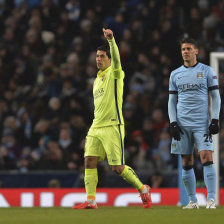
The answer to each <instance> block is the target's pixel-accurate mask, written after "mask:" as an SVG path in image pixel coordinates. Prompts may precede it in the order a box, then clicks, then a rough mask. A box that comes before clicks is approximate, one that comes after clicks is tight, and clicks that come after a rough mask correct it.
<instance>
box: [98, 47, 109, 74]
mask: <svg viewBox="0 0 224 224" xmlns="http://www.w3.org/2000/svg"><path fill="white" fill-rule="evenodd" d="M110 63H111V59H110V58H109V57H108V56H107V54H106V52H105V51H99V50H98V51H97V52H96V65H97V68H98V69H99V70H101V71H104V70H105V69H107V68H108V67H109V66H110Z"/></svg>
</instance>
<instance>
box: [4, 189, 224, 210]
mask: <svg viewBox="0 0 224 224" xmlns="http://www.w3.org/2000/svg"><path fill="white" fill-rule="evenodd" d="M96 198H97V203H98V205H99V206H130V205H141V199H140V197H139V194H138V192H136V190H135V189H131V188H101V189H98V190H97V195H96ZM197 198H198V202H199V205H205V203H206V189H197ZM85 200H86V193H85V190H84V189H82V188H78V189H77V188H75V189H74V188H64V189H63V188H62V189H45V188H41V189H34V188H30V189H1V190H0V207H14V206H17V207H54V206H59V207H72V206H73V205H74V204H77V203H81V202H83V201H85ZM178 200H179V190H178V188H160V189H153V190H152V205H177V204H178ZM220 204H224V189H221V190H220Z"/></svg>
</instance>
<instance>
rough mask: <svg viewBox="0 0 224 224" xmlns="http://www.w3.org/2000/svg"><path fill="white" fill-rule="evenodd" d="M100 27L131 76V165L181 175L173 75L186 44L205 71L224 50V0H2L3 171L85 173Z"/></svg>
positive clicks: (127, 108) (223, 78) (223, 152)
mask: <svg viewBox="0 0 224 224" xmlns="http://www.w3.org/2000/svg"><path fill="white" fill-rule="evenodd" d="M102 27H106V28H110V29H112V30H113V31H114V35H115V39H116V42H117V44H118V46H119V50H120V56H121V61H122V67H123V70H124V71H125V75H126V77H125V87H124V88H125V89H124V104H123V114H124V119H125V124H126V139H125V151H126V162H127V163H128V164H130V165H131V166H132V167H133V168H135V169H137V170H142V169H149V170H152V171H156V172H157V171H158V172H159V171H163V170H173V169H176V168H177V159H176V157H175V156H172V155H171V154H170V141H171V138H170V134H169V128H168V127H169V119H168V115H167V102H168V86H169V76H170V72H171V71H172V70H173V69H175V68H176V67H178V66H180V65H181V64H182V60H181V55H180V46H179V44H178V41H179V40H180V39H181V38H182V37H184V36H187V35H189V36H190V37H193V38H195V39H196V40H198V41H199V43H200V54H199V56H198V60H199V61H200V62H202V63H206V64H209V53H210V52H211V51H219V52H223V51H224V1H223V0H182V1H177V0H119V1H118V0H113V1H105V0H80V1H78V0H7V1H6V0H0V34H1V35H0V169H1V170H11V169H16V170H20V171H21V172H26V171H28V170H82V169H83V161H84V160H83V152H84V145H85V136H86V133H87V131H88V129H89V127H90V125H91V122H92V119H93V110H94V107H93V97H92V87H93V81H94V78H95V77H96V74H97V68H96V64H95V54H96V48H97V47H98V46H99V45H101V44H103V43H104V42H105V39H104V37H103V33H102ZM220 69H221V70H222V72H221V73H220V74H219V77H220V93H221V97H222V113H223V102H224V100H223V97H224V95H223V88H224V65H223V64H222V63H221V66H220ZM221 126H222V130H221V138H220V156H221V157H220V158H221V163H220V164H221V169H222V170H223V172H222V173H224V128H223V126H224V125H223V123H222V124H221ZM196 157H197V156H196ZM196 169H198V170H199V171H200V172H201V168H200V165H198V166H197V163H196ZM200 172H199V173H200ZM196 173H197V172H196Z"/></svg>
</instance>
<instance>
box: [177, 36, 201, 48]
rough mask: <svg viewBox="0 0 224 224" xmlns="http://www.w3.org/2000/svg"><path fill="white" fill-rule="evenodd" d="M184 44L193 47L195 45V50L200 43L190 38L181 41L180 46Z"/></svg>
mask: <svg viewBox="0 0 224 224" xmlns="http://www.w3.org/2000/svg"><path fill="white" fill-rule="evenodd" d="M182 44H192V45H194V47H195V48H198V42H197V41H196V40H195V39H193V38H190V37H187V38H183V39H182V40H181V41H180V46H182Z"/></svg>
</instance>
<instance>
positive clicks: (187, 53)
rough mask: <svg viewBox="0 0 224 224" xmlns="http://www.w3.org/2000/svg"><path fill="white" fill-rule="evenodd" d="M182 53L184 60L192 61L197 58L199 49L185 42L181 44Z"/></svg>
mask: <svg viewBox="0 0 224 224" xmlns="http://www.w3.org/2000/svg"><path fill="white" fill-rule="evenodd" d="M181 54H182V57H183V60H184V61H186V62H190V61H193V60H196V56H197V54H198V49H197V48H195V47H194V45H193V44H190V43H184V44H182V46H181Z"/></svg>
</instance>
